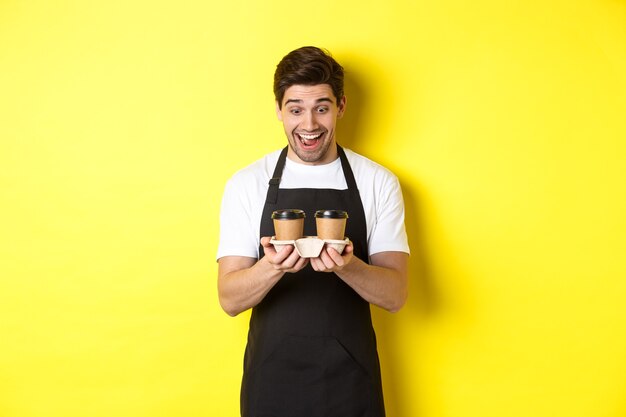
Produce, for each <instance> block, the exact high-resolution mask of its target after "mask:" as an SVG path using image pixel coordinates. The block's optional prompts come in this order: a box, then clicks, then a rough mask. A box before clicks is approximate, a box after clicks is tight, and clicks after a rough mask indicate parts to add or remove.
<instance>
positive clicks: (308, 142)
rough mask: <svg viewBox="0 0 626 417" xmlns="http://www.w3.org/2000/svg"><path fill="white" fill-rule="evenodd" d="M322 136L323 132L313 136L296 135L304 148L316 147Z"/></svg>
mask: <svg viewBox="0 0 626 417" xmlns="http://www.w3.org/2000/svg"><path fill="white" fill-rule="evenodd" d="M323 135H324V132H320V133H314V134H305V133H296V136H297V137H298V139H299V140H300V143H302V144H303V145H304V146H305V147H310V146H315V145H317V141H318V140H320V139H321V138H322V136H323Z"/></svg>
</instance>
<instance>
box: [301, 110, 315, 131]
mask: <svg viewBox="0 0 626 417" xmlns="http://www.w3.org/2000/svg"><path fill="white" fill-rule="evenodd" d="M300 127H301V128H302V129H304V130H310V131H313V130H315V129H317V127H318V124H317V117H316V115H315V113H314V112H306V113H305V115H304V118H303V119H302V124H301V125H300Z"/></svg>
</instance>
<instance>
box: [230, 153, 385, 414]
mask: <svg viewBox="0 0 626 417" xmlns="http://www.w3.org/2000/svg"><path fill="white" fill-rule="evenodd" d="M337 149H338V152H339V157H340V159H341V166H342V169H343V172H344V175H345V178H346V182H347V184H348V189H346V190H332V189H279V183H280V178H281V176H282V171H283V168H284V165H285V160H286V154H287V150H286V148H285V150H283V152H282V153H281V155H280V157H279V160H278V162H277V164H276V169H275V172H274V175H273V178H272V180H271V183H270V187H269V190H268V193H267V199H266V202H265V206H264V208H263V214H262V217H261V225H260V236H261V237H263V236H272V235H273V234H274V227H273V223H272V220H271V214H272V212H273V211H274V210H279V209H283V208H299V209H302V210H304V211H305V213H306V218H305V225H304V232H305V235H307V236H314V235H315V218H314V216H313V214H314V213H315V211H316V210H319V209H338V210H345V211H347V212H348V214H349V216H350V217H349V219H348V222H347V224H346V236H347V237H349V238H350V240H351V241H352V242H353V245H354V254H355V256H357V257H359V258H360V259H362V260H363V261H365V262H367V261H368V259H369V257H368V252H367V226H366V221H365V213H364V210H363V204H362V203H361V198H360V196H359V192H358V189H357V187H356V182H355V179H354V175H353V173H352V170H351V168H350V165H349V163H348V160H347V158H346V155H345V152H344V151H343V149H342V148H341V147H337ZM260 251H261V252H260V253H261V255H260V256H263V255H264V253H263V248H262V247H261V249H260ZM241 413H242V416H243V417H384V415H385V411H384V404H383V396H382V384H381V378H380V366H379V362H378V353H377V351H376V336H375V334H374V329H373V327H372V320H371V315H370V306H369V303H368V302H366V301H365V300H363V298H361V297H360V296H359V295H358V294H357V293H356V292H355V291H354V290H353V289H352V288H350V287H349V286H348V285H347V284H345V283H344V282H343V281H342V280H341V279H340V278H339V277H337V275H335V274H334V273H324V272H316V271H314V270H313V268H312V267H311V266H310V265H307V266H306V267H305V268H304V269H302V270H301V271H299V272H297V273H286V274H285V275H284V276H283V277H282V278H281V280H280V281H279V282H278V283H277V284H276V285H275V286H274V287H273V288H272V289H271V290H270V291H269V293H268V294H267V295H266V296H265V298H264V299H263V301H262V302H261V303H259V304H258V305H257V306H256V307H254V308H253V310H252V316H251V319H250V330H249V334H248V345H247V347H246V354H245V359H244V377H243V383H242V389H241Z"/></svg>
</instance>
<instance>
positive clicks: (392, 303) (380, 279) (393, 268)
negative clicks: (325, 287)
mask: <svg viewBox="0 0 626 417" xmlns="http://www.w3.org/2000/svg"><path fill="white" fill-rule="evenodd" d="M352 251H353V246H352V244H350V245H348V246H346V248H345V249H344V252H343V253H342V254H341V255H340V254H339V253H338V252H337V251H336V250H334V249H332V248H330V249H328V250H326V249H324V250H322V253H321V254H320V256H319V257H318V258H313V259H311V266H312V267H313V269H314V270H316V271H321V272H334V273H335V274H337V276H338V277H339V278H341V279H342V280H343V281H344V282H345V283H346V284H348V285H349V286H350V287H352V289H353V290H354V291H356V292H357V294H359V295H360V296H361V297H363V299H364V300H365V301H367V302H369V303H371V304H374V305H377V306H379V307H382V308H384V309H385V310H388V311H390V312H392V313H395V312H397V311H399V310H400V309H401V308H402V306H404V303H405V302H406V299H407V296H408V259H409V255H408V254H406V253H404V252H380V253H375V254H374V255H372V256H371V257H370V261H371V264H367V263H365V262H363V261H362V260H361V259H359V258H357V257H356V256H353V255H352Z"/></svg>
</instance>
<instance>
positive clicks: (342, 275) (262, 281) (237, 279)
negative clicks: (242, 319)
mask: <svg viewBox="0 0 626 417" xmlns="http://www.w3.org/2000/svg"><path fill="white" fill-rule="evenodd" d="M343 75H344V73H343V68H342V67H341V65H339V64H338V63H337V62H336V61H335V60H334V59H333V58H332V57H331V56H330V54H329V53H328V52H326V51H324V50H321V49H319V48H316V47H303V48H299V49H296V50H295V51H292V52H290V53H289V54H287V55H286V56H285V57H284V58H283V59H282V60H281V62H280V63H279V64H278V66H277V68H276V72H275V74H274V95H275V98H276V114H277V116H278V120H280V121H281V122H282V124H283V127H284V130H285V135H286V136H287V141H288V146H287V147H285V148H284V149H282V150H278V151H275V152H273V153H271V154H269V155H266V156H265V157H263V158H262V159H260V160H258V161H257V162H255V163H253V164H252V165H250V166H248V167H246V168H244V169H242V170H240V171H238V172H237V173H236V174H235V175H234V176H233V177H232V178H231V179H230V180H229V181H228V183H227V184H226V189H225V192H224V196H223V200H222V208H221V214H220V226H221V228H220V244H219V248H218V254H217V259H218V266H219V267H218V295H219V301H220V304H221V306H222V308H223V309H224V310H225V311H226V313H228V314H229V315H231V316H235V315H237V314H239V313H241V312H243V311H245V310H248V309H252V315H251V318H250V330H249V334H248V345H247V348H246V354H245V359H244V375H243V381H242V388H241V414H242V416H243V417H270V416H271V417H308V416H329V417H330V416H333V417H335V416H336V417H357V416H359V417H382V416H384V415H385V409H384V402H383V396H382V382H381V376H380V368H379V362H378V353H377V349H376V336H375V333H374V329H373V327H372V320H371V314H370V305H371V304H374V305H376V306H378V307H381V308H383V309H385V310H388V311H390V312H396V311H398V310H399V309H400V308H401V307H402V306H403V305H404V303H405V301H406V297H407V263H408V254H409V247H408V243H407V236H406V232H405V227H404V204H403V200H402V191H401V189H400V185H399V182H398V179H397V178H396V177H395V176H394V175H393V174H392V173H391V172H390V171H389V170H387V169H386V168H384V167H382V166H380V165H378V164H376V163H375V162H373V161H371V160H369V159H367V158H365V157H363V156H361V155H358V154H356V153H355V152H352V151H350V150H349V149H343V148H342V147H340V146H339V145H338V143H337V138H336V124H337V120H338V119H341V117H342V116H343V114H344V112H345V110H346V97H345V95H344V92H343ZM285 208H298V209H302V210H304V212H305V213H306V218H305V230H304V232H305V235H309V236H314V235H315V234H316V231H315V219H314V217H313V214H314V213H315V211H316V210H320V209H338V210H344V211H346V212H348V213H349V220H348V222H347V225H346V236H347V237H349V238H350V243H349V244H348V245H347V246H346V248H345V249H344V251H343V252H342V253H341V254H339V253H338V252H337V251H335V250H334V249H332V248H323V249H322V251H321V253H320V254H319V256H318V257H316V258H302V257H300V255H299V254H298V252H297V251H296V250H295V249H294V248H293V247H292V246H287V247H285V248H283V249H282V250H281V251H280V252H277V251H276V250H275V249H274V247H273V245H272V244H271V243H270V239H271V236H272V235H273V233H274V228H273V223H272V219H271V214H272V212H273V211H274V210H279V209H285Z"/></svg>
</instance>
